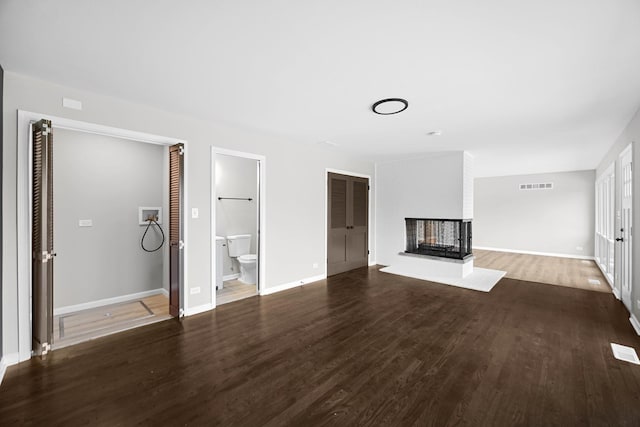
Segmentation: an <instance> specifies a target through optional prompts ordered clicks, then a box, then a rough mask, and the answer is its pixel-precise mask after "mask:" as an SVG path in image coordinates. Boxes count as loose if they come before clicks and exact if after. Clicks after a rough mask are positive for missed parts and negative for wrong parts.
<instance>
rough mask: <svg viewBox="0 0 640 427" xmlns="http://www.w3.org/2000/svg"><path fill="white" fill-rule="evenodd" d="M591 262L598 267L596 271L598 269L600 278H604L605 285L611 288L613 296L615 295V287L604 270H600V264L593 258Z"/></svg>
mask: <svg viewBox="0 0 640 427" xmlns="http://www.w3.org/2000/svg"><path fill="white" fill-rule="evenodd" d="M593 260H594V261H595V262H596V265H597V266H598V269H600V272H601V273H602V276H604V278H605V280H606V281H607V283H608V284H609V286H610V287H611V289H612V290H613V291H614V294H615V289H616V288H615V286H613V282H612V281H611V279H609V275H608V274H607V273H606V272H605V271H604V269H603V268H602V265H601V264H600V262H598V260H597V259H596V257H593Z"/></svg>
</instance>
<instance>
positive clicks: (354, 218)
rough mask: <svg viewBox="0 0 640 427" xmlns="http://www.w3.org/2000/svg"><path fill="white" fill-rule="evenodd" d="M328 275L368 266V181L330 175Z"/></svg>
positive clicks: (347, 176)
mask: <svg viewBox="0 0 640 427" xmlns="http://www.w3.org/2000/svg"><path fill="white" fill-rule="evenodd" d="M328 179H329V182H328V200H327V208H328V212H327V223H328V224H327V227H328V230H327V239H328V241H327V275H329V276H331V275H334V274H338V273H342V272H345V271H349V270H353V269H354V268H359V267H364V266H366V265H367V264H368V258H369V251H368V246H369V241H368V225H369V224H368V218H369V181H368V179H367V178H359V177H354V176H349V175H341V174H335V173H329V176H328Z"/></svg>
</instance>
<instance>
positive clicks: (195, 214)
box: [191, 208, 200, 219]
mask: <svg viewBox="0 0 640 427" xmlns="http://www.w3.org/2000/svg"><path fill="white" fill-rule="evenodd" d="M199 216H200V212H198V208H191V218H194V219H195V218H198V217H199Z"/></svg>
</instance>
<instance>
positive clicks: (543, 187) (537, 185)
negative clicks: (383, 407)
mask: <svg viewBox="0 0 640 427" xmlns="http://www.w3.org/2000/svg"><path fill="white" fill-rule="evenodd" d="M552 189H553V182H543V183H535V184H520V190H552Z"/></svg>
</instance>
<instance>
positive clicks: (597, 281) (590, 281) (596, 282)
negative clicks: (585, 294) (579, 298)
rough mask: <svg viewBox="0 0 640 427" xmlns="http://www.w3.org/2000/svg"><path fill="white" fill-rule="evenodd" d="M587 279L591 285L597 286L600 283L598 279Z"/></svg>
mask: <svg viewBox="0 0 640 427" xmlns="http://www.w3.org/2000/svg"><path fill="white" fill-rule="evenodd" d="M588 281H589V284H590V285H591V286H598V285H600V280H598V279H589V280H588Z"/></svg>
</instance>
